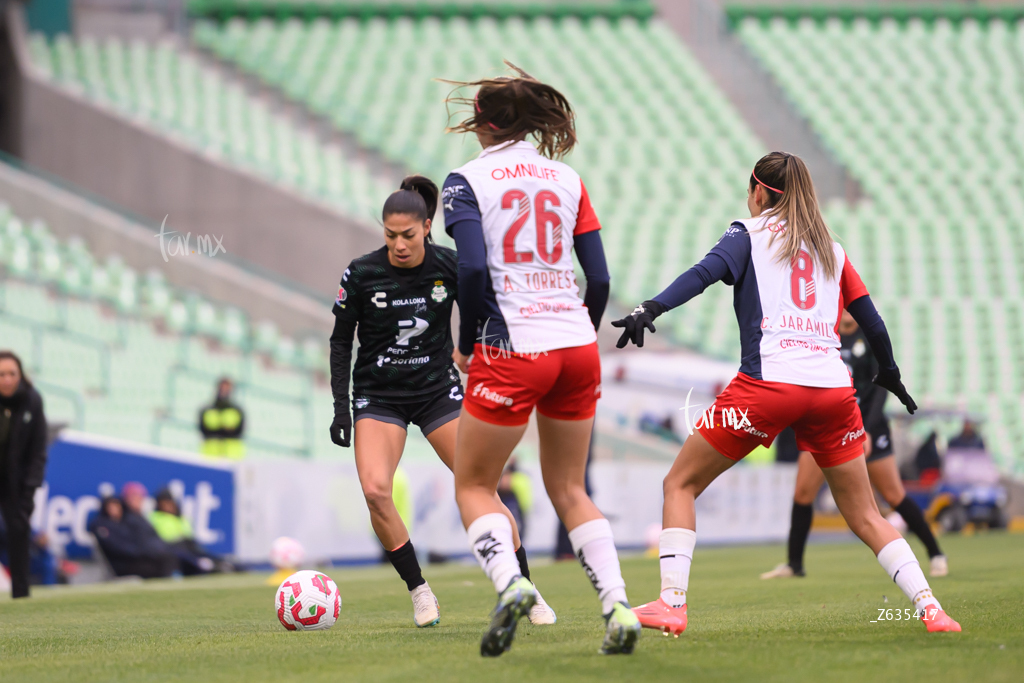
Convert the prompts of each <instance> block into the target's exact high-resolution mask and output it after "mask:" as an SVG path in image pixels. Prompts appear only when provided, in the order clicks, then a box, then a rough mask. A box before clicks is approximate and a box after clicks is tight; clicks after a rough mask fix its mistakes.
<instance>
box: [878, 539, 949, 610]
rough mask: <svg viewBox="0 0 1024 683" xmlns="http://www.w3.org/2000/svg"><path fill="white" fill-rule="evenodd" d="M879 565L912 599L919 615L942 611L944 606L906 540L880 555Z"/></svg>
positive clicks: (899, 540) (896, 543)
mask: <svg viewBox="0 0 1024 683" xmlns="http://www.w3.org/2000/svg"><path fill="white" fill-rule="evenodd" d="M878 564H880V565H882V569H884V570H885V571H886V573H887V574H888V575H889V576H890V578H892V580H893V581H895V582H896V585H897V586H899V587H900V590H902V591H903V594H904V595H906V596H907V597H908V598H910V603H911V604H912V605H913V606H914V609H915V610H917V612H918V613H922V612H923V611H924V610H925V609H926V608H927V609H928V610H933V609H937V610H938V609H942V605H940V604H939V601H938V600H936V599H935V596H934V595H932V589H931V588H930V587H929V586H928V579H926V578H924V572H923V571H921V565H920V563H918V561H917V558H916V557H915V556H914V551H913V550H911V549H910V544H909V543H907V541H906V540H905V539H902V538H898V539H896V540H895V541H892V542H891V543H889V544H888V545H886V546H885V547H884V548H882V549H881V550H880V551H879V553H878Z"/></svg>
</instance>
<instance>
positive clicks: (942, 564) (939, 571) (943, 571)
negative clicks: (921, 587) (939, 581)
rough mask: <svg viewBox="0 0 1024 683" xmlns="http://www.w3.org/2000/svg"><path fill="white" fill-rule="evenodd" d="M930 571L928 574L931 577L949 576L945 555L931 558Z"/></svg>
mask: <svg viewBox="0 0 1024 683" xmlns="http://www.w3.org/2000/svg"><path fill="white" fill-rule="evenodd" d="M931 565H932V566H931V571H930V572H928V573H929V574H931V575H932V576H948V575H949V562H948V561H947V560H946V556H945V555H936V556H935V557H933V558H932V562H931Z"/></svg>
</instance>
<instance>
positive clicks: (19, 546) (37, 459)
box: [0, 351, 46, 598]
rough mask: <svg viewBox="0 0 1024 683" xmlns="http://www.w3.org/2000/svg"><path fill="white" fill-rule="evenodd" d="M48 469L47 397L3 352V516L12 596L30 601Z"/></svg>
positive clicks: (0, 397)
mask: <svg viewBox="0 0 1024 683" xmlns="http://www.w3.org/2000/svg"><path fill="white" fill-rule="evenodd" d="M45 471H46V417H45V416H44V415H43V399H42V397H41V396H40V395H39V392H37V391H36V390H35V388H34V387H33V386H32V383H31V382H29V380H28V378H27V377H26V376H25V373H24V371H23V370H22V366H21V359H19V358H18V356H16V355H15V354H14V353H12V352H11V351H0V514H2V515H3V518H4V521H5V522H6V526H7V541H6V543H5V546H6V548H7V557H8V570H9V571H10V574H11V596H12V597H15V598H25V597H28V585H29V574H30V563H31V557H30V548H31V544H32V528H31V526H30V524H29V520H30V519H31V517H32V509H33V507H34V501H33V498H34V496H35V493H36V489H37V488H38V487H39V486H40V485H41V484H42V483H43V475H44V473H45Z"/></svg>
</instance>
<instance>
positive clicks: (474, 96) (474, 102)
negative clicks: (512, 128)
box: [473, 91, 499, 130]
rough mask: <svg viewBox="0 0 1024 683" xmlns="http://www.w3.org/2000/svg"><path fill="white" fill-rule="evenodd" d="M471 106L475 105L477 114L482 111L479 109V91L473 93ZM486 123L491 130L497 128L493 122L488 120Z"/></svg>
mask: <svg viewBox="0 0 1024 683" xmlns="http://www.w3.org/2000/svg"><path fill="white" fill-rule="evenodd" d="M473 106H474V107H476V113H477V114H482V113H483V112H482V111H481V110H480V92H479V91H478V92H477V94H476V95H473ZM487 125H488V126H490V127H491V129H492V130H499V128H498V127H497V126H496V125H494V124H493V123H491V122H490V121H488V122H487Z"/></svg>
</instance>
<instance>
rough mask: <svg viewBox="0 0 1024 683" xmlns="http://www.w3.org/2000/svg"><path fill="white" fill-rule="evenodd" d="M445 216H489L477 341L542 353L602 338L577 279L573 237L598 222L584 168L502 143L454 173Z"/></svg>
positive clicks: (526, 146) (449, 219)
mask: <svg viewBox="0 0 1024 683" xmlns="http://www.w3.org/2000/svg"><path fill="white" fill-rule="evenodd" d="M441 201H442V204H443V205H444V212H445V224H446V225H447V226H452V225H454V224H455V223H456V222H458V221H459V220H461V219H464V218H477V219H478V220H480V221H481V223H482V224H483V237H484V246H485V249H486V260H487V270H488V281H487V291H486V293H485V308H486V310H485V312H484V313H485V315H486V317H485V318H484V319H482V320H479V321H478V332H477V338H478V341H479V342H481V343H483V344H484V345H486V346H497V347H501V348H505V349H507V350H509V351H512V352H515V353H526V354H536V353H541V352H544V351H552V350H554V349H563V348H570V347H576V346H585V345H587V344H591V343H593V342H595V341H596V340H597V335H596V333H595V332H594V325H593V323H591V321H590V316H589V314H588V312H587V309H586V307H585V306H584V305H583V301H582V300H581V299H580V290H579V286H578V285H577V284H576V271H575V268H574V266H573V260H572V248H573V237H574V236H575V235H580V234H583V233H585V232H590V231H592V230H598V229H600V227H601V226H600V223H599V222H598V220H597V216H596V215H595V213H594V210H593V208H592V207H591V205H590V199H589V198H588V197H587V192H586V188H584V186H583V183H582V181H581V180H580V176H579V175H578V174H577V173H576V172H575V171H574V170H572V168H570V167H569V166H568V165H566V164H564V163H562V162H559V161H553V160H551V159H548V158H546V157H544V156H542V155H541V154H540V153H538V152H537V150H536V148H535V147H534V146H533V145H532V144H531V143H529V142H526V141H521V142H515V143H510V144H506V145H496V146H494V147H489V148H487V149H485V150H483V151H482V152H481V153H480V155H479V156H478V157H477V158H476V159H473V160H472V161H470V162H469V163H467V164H465V165H464V166H462V167H461V168H457V169H455V170H454V171H452V173H451V174H450V175H449V176H448V179H447V181H446V182H445V185H444V190H443V192H442V197H441Z"/></svg>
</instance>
